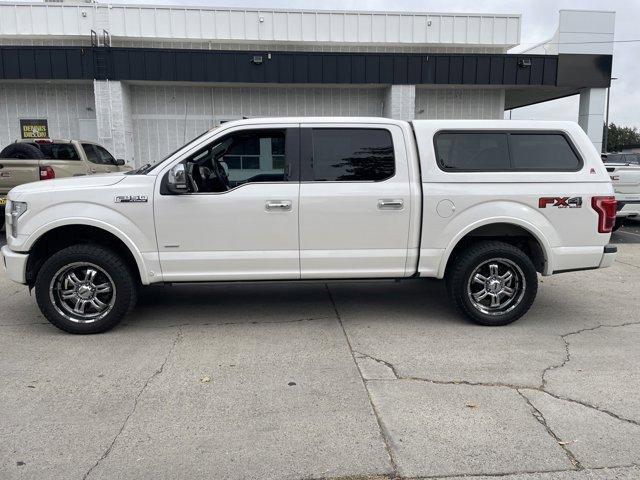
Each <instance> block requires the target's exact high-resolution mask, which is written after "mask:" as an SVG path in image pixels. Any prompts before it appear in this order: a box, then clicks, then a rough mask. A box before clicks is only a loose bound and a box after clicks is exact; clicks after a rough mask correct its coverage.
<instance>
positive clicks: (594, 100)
mask: <svg viewBox="0 0 640 480" xmlns="http://www.w3.org/2000/svg"><path fill="white" fill-rule="evenodd" d="M606 99H607V89H606V88H585V89H583V90H580V110H579V112H578V124H579V125H580V126H581V127H582V129H583V130H584V131H585V132H586V133H587V135H588V136H589V139H591V141H592V142H593V144H594V145H595V147H596V150H598V152H601V151H602V131H603V127H604V107H605V102H606Z"/></svg>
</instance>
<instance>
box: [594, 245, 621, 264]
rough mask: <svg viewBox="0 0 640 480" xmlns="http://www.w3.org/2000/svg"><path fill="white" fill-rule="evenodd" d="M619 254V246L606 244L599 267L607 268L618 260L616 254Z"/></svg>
mask: <svg viewBox="0 0 640 480" xmlns="http://www.w3.org/2000/svg"><path fill="white" fill-rule="evenodd" d="M617 254H618V247H616V246H615V245H611V244H609V245H605V247H604V253H603V254H602V260H600V265H599V266H598V268H607V267H610V266H611V265H613V262H615V260H616V255H617Z"/></svg>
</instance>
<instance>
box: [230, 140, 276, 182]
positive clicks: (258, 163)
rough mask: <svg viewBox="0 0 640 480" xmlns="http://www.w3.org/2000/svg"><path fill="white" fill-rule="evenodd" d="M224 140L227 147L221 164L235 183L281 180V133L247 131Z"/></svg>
mask: <svg viewBox="0 0 640 480" xmlns="http://www.w3.org/2000/svg"><path fill="white" fill-rule="evenodd" d="M225 141H230V146H229V148H228V150H227V151H226V153H225V154H224V155H223V157H222V158H221V159H220V161H222V162H224V163H225V164H226V167H227V168H228V170H229V180H231V181H232V182H235V183H237V184H239V183H245V182H248V181H254V182H260V181H262V182H266V181H282V180H283V177H284V144H285V132H284V131H283V130H268V131H253V132H252V131H247V132H242V133H238V134H235V135H233V136H231V137H226V139H225Z"/></svg>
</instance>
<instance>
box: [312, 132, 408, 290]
mask: <svg viewBox="0 0 640 480" xmlns="http://www.w3.org/2000/svg"><path fill="white" fill-rule="evenodd" d="M300 132H301V133H300V135H301V142H302V143H301V144H302V149H301V152H302V153H301V170H302V181H301V187H300V267H301V276H302V278H368V277H403V276H404V275H405V266H406V263H407V247H408V239H409V227H410V219H411V186H410V182H409V171H408V164H407V152H406V150H405V148H404V144H405V143H404V140H403V136H402V130H401V129H400V128H399V127H397V126H395V125H386V124H384V125H383V124H381V125H378V126H375V127H373V126H371V125H362V126H358V125H357V124H347V125H344V124H343V125H339V124H336V125H335V126H332V125H328V124H317V125H304V127H303V128H301V129H300Z"/></svg>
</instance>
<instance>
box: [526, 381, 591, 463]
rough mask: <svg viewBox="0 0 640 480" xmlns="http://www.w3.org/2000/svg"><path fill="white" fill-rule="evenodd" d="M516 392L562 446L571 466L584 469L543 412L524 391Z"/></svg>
mask: <svg viewBox="0 0 640 480" xmlns="http://www.w3.org/2000/svg"><path fill="white" fill-rule="evenodd" d="M516 392H518V394H519V395H520V396H521V397H522V398H523V399H524V400H525V401H526V402H527V405H529V408H530V409H531V414H532V415H533V417H534V418H535V419H536V420H537V421H538V422H539V423H540V424H541V425H542V426H543V427H544V428H545V430H546V431H547V433H548V434H549V436H551V438H553V439H554V440H555V441H556V443H557V444H558V446H560V448H562V450H563V451H564V453H565V455H566V456H567V458H568V459H569V461H570V462H571V465H573V467H574V468H575V469H576V470H584V467H583V466H582V464H581V463H580V461H579V460H578V458H577V457H576V456H575V454H574V453H573V452H572V451H571V450H570V449H569V447H568V446H567V445H566V444H565V443H563V441H562V439H561V438H560V437H558V435H557V434H556V432H554V431H553V429H552V428H551V427H550V426H549V424H548V423H547V419H546V418H544V414H543V413H542V412H541V411H540V410H538V409H537V408H536V407H535V406H534V405H533V403H531V400H529V397H527V396H526V395H525V394H524V393H522V391H520V390H516Z"/></svg>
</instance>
